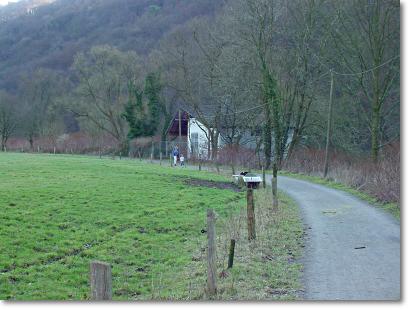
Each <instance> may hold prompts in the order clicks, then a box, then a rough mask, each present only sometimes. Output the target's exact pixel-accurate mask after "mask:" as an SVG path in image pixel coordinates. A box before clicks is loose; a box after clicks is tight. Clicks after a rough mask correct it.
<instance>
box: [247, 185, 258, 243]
mask: <svg viewBox="0 0 410 310" xmlns="http://www.w3.org/2000/svg"><path fill="white" fill-rule="evenodd" d="M246 202H247V210H248V240H254V239H256V232H255V205H254V201H253V189H252V188H248V190H247V192H246Z"/></svg>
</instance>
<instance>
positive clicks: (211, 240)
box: [207, 209, 217, 296]
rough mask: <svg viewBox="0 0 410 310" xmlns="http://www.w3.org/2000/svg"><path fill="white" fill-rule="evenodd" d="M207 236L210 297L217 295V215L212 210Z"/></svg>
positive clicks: (209, 212) (208, 217) (210, 210)
mask: <svg viewBox="0 0 410 310" xmlns="http://www.w3.org/2000/svg"><path fill="white" fill-rule="evenodd" d="M207 234H208V257H207V260H208V280H207V288H208V294H209V296H214V295H216V291H217V290H216V245H215V213H214V211H213V210H212V209H208V211H207Z"/></svg>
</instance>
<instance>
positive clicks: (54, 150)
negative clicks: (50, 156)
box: [53, 147, 56, 155]
mask: <svg viewBox="0 0 410 310" xmlns="http://www.w3.org/2000/svg"><path fill="white" fill-rule="evenodd" d="M53 152H54V155H55V154H56V147H54V149H53Z"/></svg>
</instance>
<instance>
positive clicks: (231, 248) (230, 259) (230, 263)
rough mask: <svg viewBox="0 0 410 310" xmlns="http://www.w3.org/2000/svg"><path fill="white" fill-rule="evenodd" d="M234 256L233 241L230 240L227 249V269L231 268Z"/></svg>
mask: <svg viewBox="0 0 410 310" xmlns="http://www.w3.org/2000/svg"><path fill="white" fill-rule="evenodd" d="M234 256H235V239H231V246H230V247H229V258H228V268H232V266H233V257H234Z"/></svg>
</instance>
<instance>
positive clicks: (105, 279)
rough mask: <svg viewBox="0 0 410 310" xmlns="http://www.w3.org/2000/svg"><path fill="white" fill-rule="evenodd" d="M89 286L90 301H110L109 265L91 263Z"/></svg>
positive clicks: (97, 262) (110, 280) (110, 278)
mask: <svg viewBox="0 0 410 310" xmlns="http://www.w3.org/2000/svg"><path fill="white" fill-rule="evenodd" d="M90 284H91V299H92V300H111V298H112V277H111V267H110V265H109V264H107V263H104V262H99V261H92V262H91V264H90Z"/></svg>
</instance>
